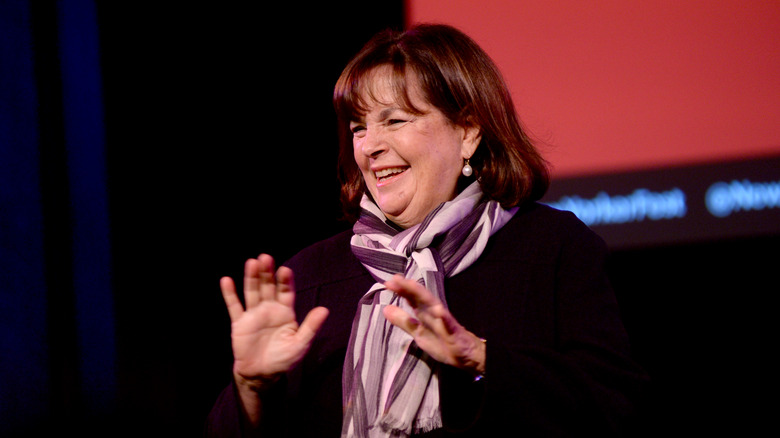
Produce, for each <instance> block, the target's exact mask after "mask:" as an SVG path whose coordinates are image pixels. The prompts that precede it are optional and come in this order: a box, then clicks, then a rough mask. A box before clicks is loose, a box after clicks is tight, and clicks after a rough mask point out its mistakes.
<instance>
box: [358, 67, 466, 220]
mask: <svg viewBox="0 0 780 438" xmlns="http://www.w3.org/2000/svg"><path fill="white" fill-rule="evenodd" d="M391 74H392V73H391V70H390V67H379V68H377V69H375V70H374V71H373V73H372V74H371V76H370V79H371V81H370V83H371V87H372V89H371V92H372V97H373V98H374V99H371V98H368V99H366V100H367V102H369V105H368V108H367V111H366V114H365V116H363V117H362V118H361V119H360V120H355V121H352V122H351V123H350V129H351V130H352V133H353V139H352V143H353V146H354V155H355V161H356V162H357V165H358V167H359V168H360V171H361V172H362V173H363V179H364V180H365V183H366V187H367V188H368V191H369V192H370V193H371V196H372V197H373V198H374V200H375V201H376V203H377V205H378V206H379V208H381V209H382V211H383V212H384V213H385V216H387V218H388V219H390V220H392V221H393V222H394V223H396V224H397V225H399V226H401V227H403V228H409V227H411V226H413V225H416V224H418V223H420V222H421V221H422V220H423V219H424V218H425V216H427V215H428V213H430V212H431V211H432V210H433V209H434V208H435V207H437V206H438V205H439V204H441V203H442V202H446V201H449V200H451V199H453V198H454V197H455V196H456V195H457V193H456V185H457V181H458V176H459V175H460V172H461V170H462V168H463V160H464V158H470V157H471V156H472V155H473V153H474V151H475V150H476V148H477V145H478V144H479V139H480V138H479V127H476V126H470V127H461V126H456V125H453V124H452V123H451V122H450V121H449V120H448V119H447V118H446V117H445V116H444V114H443V113H442V112H441V111H439V110H438V109H437V108H435V107H433V106H431V105H430V104H429V103H428V102H426V101H425V99H424V98H423V94H422V90H421V89H420V87H419V83H418V81H417V77H416V75H415V74H414V73H408V74H407V78H406V79H407V84H408V88H409V97H410V100H411V102H412V104H413V105H414V107H415V108H417V109H419V110H421V111H422V114H414V113H410V112H408V111H407V110H404V109H403V108H404V105H403V104H402V103H401V102H398V101H397V99H396V96H395V92H394V90H393V87H392V85H391Z"/></svg>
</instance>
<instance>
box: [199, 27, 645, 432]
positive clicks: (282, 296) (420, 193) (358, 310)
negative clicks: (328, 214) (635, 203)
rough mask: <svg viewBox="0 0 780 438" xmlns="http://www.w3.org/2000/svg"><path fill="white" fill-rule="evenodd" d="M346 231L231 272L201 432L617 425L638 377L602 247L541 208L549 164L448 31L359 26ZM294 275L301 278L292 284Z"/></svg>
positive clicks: (345, 183) (345, 125) (348, 79)
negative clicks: (222, 382) (217, 372)
mask: <svg viewBox="0 0 780 438" xmlns="http://www.w3.org/2000/svg"><path fill="white" fill-rule="evenodd" d="M334 105H335V108H336V112H337V114H338V116H339V120H340V125H341V128H342V131H343V132H342V134H343V135H342V141H341V143H342V144H341V153H340V172H341V175H340V176H341V180H342V201H343V204H344V206H345V211H346V212H347V213H348V214H350V215H352V217H353V218H355V219H356V222H355V224H354V227H353V230H352V231H350V232H345V233H341V234H339V235H337V236H334V237H333V238H331V239H329V240H326V241H323V242H320V243H318V244H315V245H313V246H312V247H309V248H307V249H305V250H303V251H302V252H301V253H299V254H298V255H296V256H295V257H293V258H292V259H291V260H290V261H288V262H287V263H286V264H285V266H283V267H281V268H279V269H278V270H277V271H275V267H274V261H273V259H272V258H271V257H270V256H268V255H261V256H260V257H259V258H258V259H253V260H249V261H247V264H246V266H245V278H244V297H245V307H244V305H242V304H241V302H240V301H239V299H238V296H237V292H236V287H235V285H234V283H233V281H232V280H231V279H229V278H224V279H222V282H221V288H222V291H223V295H224V298H225V302H226V305H227V308H228V312H229V314H230V318H231V321H232V343H233V352H234V368H233V374H234V382H233V384H232V385H231V387H230V388H228V389H227V390H226V391H224V392H223V394H222V395H221V396H220V399H219V400H218V401H217V404H216V405H215V407H214V409H213V411H212V413H211V415H210V417H209V424H208V433H209V434H212V435H217V436H219V435H221V436H226V435H231V434H241V433H243V434H245V435H251V434H253V433H260V434H262V433H263V432H265V433H266V434H268V435H270V436H339V435H341V436H356V437H363V436H366V437H382V436H409V435H413V436H449V435H450V434H459V435H458V436H475V437H476V436H478V437H483V436H498V435H503V434H505V433H506V431H507V430H509V431H517V433H518V434H523V435H525V436H560V435H583V434H586V433H601V434H605V433H606V434H610V433H611V434H620V433H621V432H624V427H625V426H626V422H625V421H626V419H627V418H629V417H630V416H631V415H632V413H633V410H634V407H633V406H634V398H635V397H636V396H637V394H638V393H639V390H640V389H641V387H642V384H643V382H644V380H645V375H644V373H643V372H642V370H641V369H640V368H639V367H637V366H636V365H635V364H634V363H633V362H632V361H631V360H630V358H629V355H628V343H627V339H626V335H625V332H624V330H623V327H622V325H621V322H620V319H619V314H618V308H617V305H616V303H615V299H614V296H613V294H612V292H611V289H610V287H609V284H608V282H607V279H606V276H605V274H604V271H603V261H604V255H605V248H604V245H603V242H602V241H601V240H600V239H599V238H598V237H596V236H595V235H594V234H593V233H592V232H591V231H590V230H588V229H587V227H585V226H584V225H583V224H582V223H581V222H579V221H578V220H577V219H576V218H575V217H574V216H573V215H571V214H569V213H563V212H559V211H556V210H553V209H551V208H549V207H546V206H543V205H541V204H538V203H536V202H535V201H537V200H538V199H539V198H541V196H542V195H543V194H544V192H545V190H546V188H547V185H548V173H547V168H546V164H545V162H544V160H543V159H542V158H541V157H540V156H539V154H538V153H537V151H536V150H535V148H534V147H533V145H532V144H531V143H530V141H529V140H528V138H527V137H526V135H525V134H524V133H523V131H522V129H521V128H520V125H519V123H518V120H517V117H516V115H515V111H514V106H513V104H512V102H511V98H510V96H509V93H508V91H507V88H506V86H505V84H504V82H503V80H502V79H501V75H500V74H499V72H498V70H497V68H496V67H495V65H494V64H493V62H492V61H491V60H490V59H489V57H488V56H487V55H486V54H485V53H484V52H483V51H482V50H481V49H480V48H479V47H478V46H477V45H476V44H475V43H474V42H473V41H472V40H470V39H469V38H468V37H467V36H465V35H464V34H463V33H461V32H460V31H458V30H456V29H453V28H451V27H449V26H443V25H422V26H418V27H415V28H413V29H411V30H409V31H406V32H403V33H394V32H385V33H382V34H379V35H377V36H376V37H375V38H374V39H372V40H371V41H370V42H369V43H368V44H367V45H366V46H365V47H364V48H363V49H362V51H361V52H360V53H358V54H357V55H356V57H355V58H354V59H353V60H352V61H351V62H350V63H349V64H348V65H347V67H346V69H345V70H344V72H343V74H342V76H341V77H340V78H339V80H338V82H337V84H336V88H335V92H334ZM293 272H294V273H295V281H294V282H293Z"/></svg>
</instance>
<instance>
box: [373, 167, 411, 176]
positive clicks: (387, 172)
mask: <svg viewBox="0 0 780 438" xmlns="http://www.w3.org/2000/svg"><path fill="white" fill-rule="evenodd" d="M404 170H406V168H405V167H390V168H388V169H382V170H378V171H377V172H376V177H377V178H385V177H388V176H391V175H395V174H397V173H401V172H403V171H404Z"/></svg>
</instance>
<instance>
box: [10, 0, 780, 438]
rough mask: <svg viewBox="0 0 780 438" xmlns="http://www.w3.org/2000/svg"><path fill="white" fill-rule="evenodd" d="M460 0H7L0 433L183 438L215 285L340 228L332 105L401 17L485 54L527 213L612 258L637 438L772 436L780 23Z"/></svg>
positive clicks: (720, 10)
mask: <svg viewBox="0 0 780 438" xmlns="http://www.w3.org/2000/svg"><path fill="white" fill-rule="evenodd" d="M474 3H476V2H467V1H451V2H437V1H434V0H427V1H409V2H404V1H401V0H396V1H379V2H358V1H344V2H338V3H337V4H328V5H321V4H320V3H313V4H309V5H306V6H302V5H299V4H297V3H296V4H276V5H271V6H269V5H268V4H262V5H259V4H255V3H252V4H251V5H248V4H243V3H242V4H238V3H235V4H234V3H228V4H224V3H220V4H218V5H217V4H216V3H210V2H208V3H207V2H200V3H198V2H194V3H193V2H146V1H140V2H96V1H89V0H74V1H51V2H43V1H40V2H38V1H32V0H0V435H1V436H28V435H30V434H38V433H59V432H64V431H69V432H75V433H79V434H81V435H98V434H100V435H106V434H110V435H124V434H128V435H133V434H138V433H144V434H146V435H152V436H157V435H174V436H193V435H198V434H199V433H200V431H201V428H202V424H203V421H204V419H205V416H206V414H207V413H208V411H209V409H210V408H211V405H212V403H213V402H214V400H215V399H216V397H217V395H218V394H219V392H220V391H221V389H222V388H223V387H224V386H225V385H227V383H228V382H229V379H230V378H231V373H230V368H231V362H232V357H231V352H230V343H229V333H230V327H229V320H228V317H227V312H226V311H225V309H224V305H223V303H222V298H221V295H220V292H219V288H218V281H219V278H220V277H221V276H223V275H230V276H234V277H240V276H241V274H242V268H243V263H244V260H245V259H247V258H249V257H254V256H256V255H257V254H259V253H261V252H268V253H271V254H273V255H275V256H276V258H277V259H279V260H284V259H286V258H288V257H290V256H291V255H292V254H294V253H295V252H296V251H298V250H299V249H301V248H303V247H304V246H306V245H308V244H310V243H312V242H314V241H316V240H318V239H321V238H324V237H327V236H329V235H331V234H333V233H335V232H337V231H339V230H342V229H345V228H348V227H349V224H347V223H344V222H342V221H340V220H339V205H338V182H337V180H336V151H337V139H336V129H335V115H334V113H333V110H332V107H331V100H330V99H331V93H332V87H333V84H334V83H335V81H336V79H337V78H338V75H339V74H340V72H341V69H342V68H343V66H344V64H345V63H346V62H347V61H348V59H349V58H350V57H351V56H352V55H353V54H354V53H355V52H356V51H357V50H359V48H360V47H361V46H362V44H363V43H364V42H365V41H366V40H367V39H368V38H369V37H370V36H371V35H373V34H374V33H375V32H377V31H379V30H382V29H384V28H387V27H395V28H402V27H403V26H405V25H407V24H408V23H411V22H419V21H439V22H447V23H450V24H454V25H456V26H458V27H460V28H462V29H463V30H464V31H466V32H467V33H469V34H470V35H472V36H473V37H474V38H475V39H476V40H477V41H478V42H479V43H480V44H481V45H482V46H483V47H484V48H485V49H486V50H487V51H488V52H489V53H490V54H491V56H493V57H494V59H495V60H496V62H497V63H498V64H499V66H500V68H501V69H502V70H503V71H504V72H505V73H506V75H507V82H508V83H509V86H510V88H511V89H512V91H513V93H515V99H516V103H517V105H518V110H519V112H520V114H521V117H522V118H523V121H524V122H525V123H526V125H527V127H528V129H529V132H530V133H531V134H532V135H533V136H534V138H535V139H536V140H537V142H538V144H539V145H540V147H541V148H542V149H543V150H544V151H545V153H546V154H547V156H548V157H549V159H550V160H551V162H552V165H553V169H554V170H553V175H554V177H555V179H554V181H553V184H552V187H551V190H550V193H549V194H548V196H547V198H545V200H544V201H545V202H548V203H550V204H552V205H555V206H556V207H558V208H564V209H569V210H572V211H574V212H575V213H576V214H578V216H580V217H581V218H582V219H583V220H584V221H585V222H586V223H589V225H591V226H592V227H593V229H594V230H595V231H596V232H598V233H599V234H601V235H602V236H603V237H604V239H605V240H606V241H607V243H608V244H609V245H610V248H611V255H610V260H609V262H610V265H609V270H610V271H609V272H610V277H611V279H612V282H613V285H614V287H615V291H616V294H617V296H618V299H619V302H620V305H621V310H622V312H623V317H624V322H625V324H626V327H627V329H628V331H629V335H630V336H631V340H632V346H633V349H634V353H635V355H636V358H637V360H639V361H640V362H641V363H642V364H643V365H644V366H645V367H646V368H647V369H648V371H649V372H650V374H651V376H652V378H653V382H654V385H653V392H652V394H651V397H650V399H649V400H648V405H647V407H646V409H645V417H646V420H647V425H646V429H647V432H648V435H654V434H657V433H661V432H666V431H668V430H675V431H680V432H681V433H683V432H696V433H707V432H711V431H716V430H718V431H734V432H749V431H757V430H762V429H761V426H762V425H763V424H765V422H766V419H767V418H771V417H770V414H771V413H772V411H771V409H770V408H771V406H770V405H768V404H766V402H764V401H763V400H764V397H763V396H762V395H772V394H773V393H774V391H775V390H776V389H777V377H776V371H775V370H776V368H777V362H776V360H775V359H774V357H773V355H772V354H771V351H772V347H773V346H774V344H775V342H774V341H775V339H774V334H775V333H776V332H777V329H776V323H775V315H774V313H775V312H774V309H773V308H772V307H771V306H770V304H769V299H770V297H771V296H773V295H774V293H776V292H777V290H778V286H777V281H776V279H775V278H776V269H777V262H778V257H777V250H778V241H779V240H780V239H779V237H780V213H779V212H780V208H779V207H780V201H778V199H779V198H780V195H778V192H780V189H779V188H778V187H780V165H779V164H780V158H778V157H780V130H778V129H777V127H778V126H780V123H779V122H780V79H778V78H780V31H779V30H778V29H780V3H777V2H775V1H744V2H735V1H711V2H684V3H683V4H679V3H680V2H672V1H662V0H657V1H649V2H641V4H640V2H637V3H636V4H634V3H633V2H616V1H607V0H594V1H589V2H579V1H561V2H542V1H531V0H529V1H520V2H509V1H498V0H495V1H488V2H480V4H479V8H478V9H473V7H472V4H474ZM442 6H445V7H444V8H442ZM520 250H521V249H520Z"/></svg>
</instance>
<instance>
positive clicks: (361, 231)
mask: <svg viewBox="0 0 780 438" xmlns="http://www.w3.org/2000/svg"><path fill="white" fill-rule="evenodd" d="M360 206H361V208H362V212H361V216H360V219H359V220H358V221H357V222H356V223H355V225H354V227H353V231H354V233H355V234H354V235H353V236H352V252H353V253H354V254H355V256H356V257H357V258H358V260H360V262H361V263H363V265H364V266H365V267H366V269H368V271H369V272H370V273H371V275H372V276H373V277H374V278H375V279H376V281H377V283H375V284H374V285H373V286H372V287H371V288H370V289H369V290H368V292H367V293H366V294H365V295H364V296H363V298H362V299H361V300H360V303H359V304H358V309H357V313H356V315H355V319H354V321H353V324H352V335H351V337H350V341H349V346H348V349H347V356H346V359H345V362H344V375H343V383H342V385H343V394H344V395H343V397H344V400H343V402H344V422H343V426H342V432H341V435H342V437H368V438H374V437H389V436H392V437H402V436H408V435H411V434H412V433H422V432H427V431H430V430H433V429H437V428H440V427H442V419H441V412H440V411H439V383H438V376H437V371H436V370H437V366H438V363H437V362H436V361H435V360H434V359H432V358H431V357H430V356H428V354H427V353H425V352H424V351H422V350H421V349H420V348H419V347H418V346H417V344H416V343H415V342H414V340H413V339H412V337H411V336H410V335H408V334H407V333H406V332H404V331H403V330H401V329H400V328H397V327H394V326H393V325H392V324H390V323H389V322H388V321H387V320H386V319H385V317H384V315H383V314H382V309H383V308H384V307H385V306H387V305H390V304H392V305H396V306H399V307H401V308H402V309H404V310H406V311H408V312H410V313H411V312H413V311H412V308H411V306H410V305H409V304H408V303H407V301H406V300H405V299H403V298H401V297H399V296H398V295H396V294H395V293H394V292H392V291H389V290H387V289H385V287H384V285H383V283H384V282H385V281H386V280H389V279H390V278H391V277H392V276H393V275H394V274H398V273H400V274H403V275H404V276H405V277H406V278H414V279H416V280H417V281H419V282H420V283H421V284H423V285H424V286H425V287H426V288H427V289H428V290H429V291H431V292H432V293H433V294H434V295H435V296H436V297H438V298H439V299H440V300H441V301H442V303H444V305H446V299H445V296H444V278H445V277H451V276H454V275H456V274H458V273H459V272H461V271H463V270H464V269H466V268H467V267H468V266H470V265H471V264H472V263H473V262H474V261H475V260H477V258H479V256H480V255H481V254H482V251H483V250H484V249H485V245H486V244H487V242H488V239H489V238H490V236H491V235H492V234H493V233H495V232H496V231H497V230H499V229H500V228H501V227H502V226H504V224H506V223H507V222H508V221H509V219H511V218H512V216H513V215H514V214H515V212H516V211H517V209H516V208H515V209H511V210H505V209H503V208H502V207H501V206H500V205H499V204H498V203H497V202H496V201H488V200H485V199H484V198H483V195H482V190H481V188H480V186H479V183H478V182H474V183H472V184H471V185H470V186H469V187H467V188H466V189H465V190H464V191H463V192H461V193H460V195H458V196H457V197H456V198H455V199H453V200H452V201H449V202H445V203H443V204H441V205H439V206H438V207H437V208H436V209H435V210H434V211H433V212H431V213H430V214H429V215H428V216H427V217H426V218H425V219H424V220H423V222H421V223H420V224H418V225H415V226H413V227H411V228H409V229H406V230H400V231H399V230H398V229H397V228H394V227H392V226H391V225H388V223H387V222H386V217H385V215H384V214H383V213H382V211H381V210H380V209H379V207H377V205H376V204H375V203H374V202H372V201H371V200H369V199H368V197H366V196H365V195H364V196H363V199H362V201H361V203H360Z"/></svg>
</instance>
